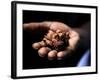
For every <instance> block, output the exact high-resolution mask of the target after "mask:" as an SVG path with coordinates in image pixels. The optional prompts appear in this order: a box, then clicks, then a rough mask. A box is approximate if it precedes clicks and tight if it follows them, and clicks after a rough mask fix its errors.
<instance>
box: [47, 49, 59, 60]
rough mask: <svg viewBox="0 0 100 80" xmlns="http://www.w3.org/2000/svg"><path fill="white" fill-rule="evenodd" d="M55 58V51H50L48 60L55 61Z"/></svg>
mask: <svg viewBox="0 0 100 80" xmlns="http://www.w3.org/2000/svg"><path fill="white" fill-rule="evenodd" d="M56 56H57V51H56V50H52V51H50V52H49V53H48V59H49V60H53V59H55V58H56Z"/></svg>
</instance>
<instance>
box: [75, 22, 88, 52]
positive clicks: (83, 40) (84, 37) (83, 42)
mask: <svg viewBox="0 0 100 80" xmlns="http://www.w3.org/2000/svg"><path fill="white" fill-rule="evenodd" d="M75 30H76V32H78V33H79V35H80V45H79V47H80V48H83V49H85V50H86V49H89V48H90V22H87V23H85V24H83V25H82V26H81V27H80V28H75Z"/></svg>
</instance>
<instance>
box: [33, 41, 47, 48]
mask: <svg viewBox="0 0 100 80" xmlns="http://www.w3.org/2000/svg"><path fill="white" fill-rule="evenodd" d="M45 46H46V43H45V42H44V41H41V42H36V43H33V44H32V47H33V48H34V49H36V50H38V49H39V48H41V47H45Z"/></svg>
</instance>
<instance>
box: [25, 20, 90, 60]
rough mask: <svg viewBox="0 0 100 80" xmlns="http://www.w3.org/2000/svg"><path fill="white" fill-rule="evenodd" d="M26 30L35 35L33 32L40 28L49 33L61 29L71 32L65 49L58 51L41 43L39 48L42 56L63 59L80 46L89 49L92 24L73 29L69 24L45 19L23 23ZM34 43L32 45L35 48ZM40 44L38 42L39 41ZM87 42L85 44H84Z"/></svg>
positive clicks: (50, 58)
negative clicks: (43, 20)
mask: <svg viewBox="0 0 100 80" xmlns="http://www.w3.org/2000/svg"><path fill="white" fill-rule="evenodd" d="M23 28H24V30H27V31H30V32H31V33H32V34H33V37H34V36H35V35H34V33H33V32H38V30H39V29H41V30H42V31H43V33H45V34H46V33H47V32H48V31H49V30H53V31H55V32H56V31H57V30H60V31H62V32H66V33H69V40H68V42H69V45H68V46H66V48H65V50H61V51H59V52H57V51H56V50H51V49H50V50H49V49H48V48H49V47H44V46H42V45H41V48H38V49H37V50H38V54H39V56H40V57H44V56H46V55H47V56H48V59H49V60H53V59H55V58H56V59H58V60H61V59H63V58H67V57H68V56H71V55H72V54H73V53H74V51H76V50H78V49H79V47H80V46H82V47H83V48H86V49H88V48H89V47H88V45H89V44H88V43H89V38H90V37H89V36H90V29H89V28H90V26H89V23H86V24H84V25H82V26H81V27H80V28H75V29H72V28H70V27H69V26H68V25H66V24H64V23H61V22H56V21H52V22H50V21H45V22H32V23H26V24H24V25H23ZM34 44H35V43H33V44H32V47H33V48H34ZM37 44H38V42H37ZM84 44H85V45H84Z"/></svg>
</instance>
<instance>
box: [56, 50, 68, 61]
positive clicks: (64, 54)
mask: <svg viewBox="0 0 100 80" xmlns="http://www.w3.org/2000/svg"><path fill="white" fill-rule="evenodd" d="M66 55H67V51H60V52H58V53H57V60H62V59H63V58H64V57H65V56H66Z"/></svg>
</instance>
